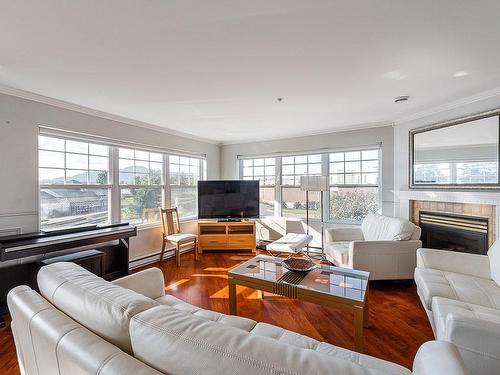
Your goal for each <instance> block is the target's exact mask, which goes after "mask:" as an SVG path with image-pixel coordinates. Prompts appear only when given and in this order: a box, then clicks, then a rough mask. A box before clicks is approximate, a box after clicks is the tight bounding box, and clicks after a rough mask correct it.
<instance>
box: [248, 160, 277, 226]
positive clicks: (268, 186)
mask: <svg viewBox="0 0 500 375" xmlns="http://www.w3.org/2000/svg"><path fill="white" fill-rule="evenodd" d="M256 159H262V160H264V165H263V168H264V174H263V175H257V179H258V180H259V206H260V204H261V203H260V188H261V187H263V188H268V189H270V188H273V189H274V202H273V215H272V216H270V215H267V216H263V217H275V216H279V215H280V206H279V204H278V202H279V200H278V196H281V195H280V194H279V193H278V191H279V190H280V189H281V188H280V185H281V180H280V177H278V168H281V158H279V157H276V156H267V157H266V156H264V157H261V158H260V157H252V158H243V159H240V160H239V162H238V175H239V176H240V177H239V178H240V179H241V180H245V177H248V176H244V168H245V166H244V163H245V161H246V160H252V167H251V168H252V177H253V179H255V165H254V163H255V160H256ZM266 159H274V165H269V167H271V166H273V167H274V176H273V184H272V185H261V183H260V182H261V180H260V177H263V178H264V180H265V179H266V177H267V176H268V175H266V173H265V172H266V171H265V168H266ZM258 167H260V166H258ZM247 168H248V167H247ZM259 211H260V210H259ZM259 214H260V212H259ZM259 216H260V215H259Z"/></svg>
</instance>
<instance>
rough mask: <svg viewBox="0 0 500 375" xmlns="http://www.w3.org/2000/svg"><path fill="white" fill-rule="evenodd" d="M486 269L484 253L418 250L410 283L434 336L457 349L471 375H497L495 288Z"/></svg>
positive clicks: (498, 302) (498, 298)
mask: <svg viewBox="0 0 500 375" xmlns="http://www.w3.org/2000/svg"><path fill="white" fill-rule="evenodd" d="M495 245H496V246H499V245H500V243H496V244H495ZM495 245H494V246H495ZM498 250H500V248H499V249H498ZM490 251H491V249H490ZM497 266H498V272H499V273H500V263H498V264H497ZM491 271H492V267H491V264H490V260H489V258H488V256H485V255H475V254H467V253H459V252H455V251H444V250H435V249H418V250H417V268H416V269H415V282H416V284H417V292H418V295H419V296H420V300H421V301H422V305H423V306H424V308H425V310H426V312H427V315H428V317H429V321H430V323H431V325H432V329H433V331H434V336H435V337H436V339H438V340H445V341H450V342H452V343H454V344H455V345H456V346H457V347H458V349H459V351H460V354H461V356H462V358H463V360H464V362H465V365H466V367H467V368H468V370H469V371H470V373H471V374H478V375H487V374H500V286H499V285H498V284H497V283H496V282H495V281H494V280H493V279H492V272H491Z"/></svg>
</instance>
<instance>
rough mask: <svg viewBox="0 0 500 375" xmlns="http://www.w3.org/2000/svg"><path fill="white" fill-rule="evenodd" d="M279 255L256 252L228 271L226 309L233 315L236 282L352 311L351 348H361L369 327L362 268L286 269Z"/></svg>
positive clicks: (366, 295)
mask: <svg viewBox="0 0 500 375" xmlns="http://www.w3.org/2000/svg"><path fill="white" fill-rule="evenodd" d="M282 260H283V259H282V258H275V257H272V256H268V255H258V256H256V257H254V258H252V259H249V260H247V261H246V262H244V263H242V264H240V265H238V266H236V267H234V268H233V269H231V270H230V271H228V284H229V312H230V314H232V315H236V285H241V286H245V287H248V288H253V289H256V290H257V291H259V294H261V292H270V293H274V294H279V295H282V296H286V297H289V298H295V299H298V300H301V301H307V302H312V303H316V304H318V305H323V306H328V307H332V308H336V309H341V310H347V311H351V312H352V313H353V314H354V350H356V351H358V352H362V351H363V327H368V278H369V275H370V274H369V273H368V272H365V271H357V270H351V269H348V268H340V267H334V266H328V265H323V264H318V266H317V268H315V269H313V270H312V271H309V272H293V271H289V270H287V269H286V268H284V267H283V266H282V265H281V261H282Z"/></svg>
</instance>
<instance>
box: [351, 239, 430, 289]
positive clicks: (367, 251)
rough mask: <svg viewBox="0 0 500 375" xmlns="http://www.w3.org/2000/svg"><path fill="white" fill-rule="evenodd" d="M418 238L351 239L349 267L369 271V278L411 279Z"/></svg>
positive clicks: (418, 245) (419, 243) (418, 242)
mask: <svg viewBox="0 0 500 375" xmlns="http://www.w3.org/2000/svg"><path fill="white" fill-rule="evenodd" d="M421 246H422V242H421V241H420V240H408V241H352V242H351V243H350V244H349V267H351V268H353V269H359V270H364V271H369V272H370V280H391V279H392V280H398V279H399V280H403V279H413V274H414V272H415V266H416V263H417V256H416V252H417V249H418V248H419V247H421Z"/></svg>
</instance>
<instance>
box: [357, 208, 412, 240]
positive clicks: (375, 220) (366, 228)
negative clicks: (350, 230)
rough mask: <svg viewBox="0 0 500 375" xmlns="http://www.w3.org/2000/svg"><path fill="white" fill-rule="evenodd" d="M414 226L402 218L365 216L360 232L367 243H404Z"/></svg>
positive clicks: (409, 236)
mask: <svg viewBox="0 0 500 375" xmlns="http://www.w3.org/2000/svg"><path fill="white" fill-rule="evenodd" d="M415 228H416V225H415V224H413V223H411V222H410V221H408V220H406V219H402V218H396V217H389V216H382V215H377V214H368V215H366V217H365V219H364V220H363V223H361V230H362V231H363V237H364V238H365V240H367V241H404V240H409V239H410V238H411V237H412V235H413V231H414V230H415Z"/></svg>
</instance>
